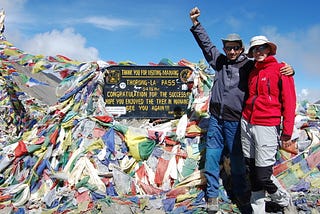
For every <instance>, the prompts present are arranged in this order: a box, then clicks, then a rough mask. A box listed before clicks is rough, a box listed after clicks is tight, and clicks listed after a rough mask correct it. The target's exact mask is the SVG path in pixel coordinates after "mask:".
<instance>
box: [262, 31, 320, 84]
mask: <svg viewBox="0 0 320 214" xmlns="http://www.w3.org/2000/svg"><path fill="white" fill-rule="evenodd" d="M262 31H263V33H264V34H265V35H267V36H268V37H269V39H270V40H272V41H275V42H276V43H277V45H278V51H277V56H278V57H279V58H281V59H285V60H286V61H288V62H290V63H292V64H294V65H296V66H297V67H298V68H303V70H302V71H301V72H304V73H305V75H313V76H314V77H315V78H318V79H319V78H320V72H319V70H320V68H319V59H320V52H319V50H318V49H319V48H318V46H317V45H315V44H320V25H314V26H312V27H310V28H308V29H301V31H296V32H289V33H286V34H280V33H279V32H278V31H277V29H276V28H274V27H266V28H264V29H263V30H262Z"/></svg>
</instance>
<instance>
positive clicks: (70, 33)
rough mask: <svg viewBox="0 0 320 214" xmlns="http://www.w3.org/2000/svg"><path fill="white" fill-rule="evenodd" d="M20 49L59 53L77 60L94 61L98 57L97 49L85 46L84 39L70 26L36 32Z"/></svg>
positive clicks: (39, 52)
mask: <svg viewBox="0 0 320 214" xmlns="http://www.w3.org/2000/svg"><path fill="white" fill-rule="evenodd" d="M21 49H22V50H24V51H25V52H29V53H31V54H35V55H37V54H42V55H46V56H55V55H58V54H59V55H64V56H67V57H69V58H71V59H74V60H79V61H95V60H97V59H98V50H97V49H96V48H93V47H86V39H85V38H84V37H83V36H82V35H80V34H77V33H75V32H74V29H72V28H66V29H64V30H63V31H58V30H52V31H51V32H46V33H41V34H37V35H35V36H34V37H33V38H31V39H29V40H28V41H25V43H24V44H22V47H21Z"/></svg>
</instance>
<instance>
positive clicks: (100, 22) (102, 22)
mask: <svg viewBox="0 0 320 214" xmlns="http://www.w3.org/2000/svg"><path fill="white" fill-rule="evenodd" d="M82 22H84V23H89V24H93V25H95V26H96V27H98V28H102V29H105V30H110V31H113V30H115V29H116V28H119V27H127V26H133V25H134V24H133V23H131V22H129V21H127V20H124V19H112V18H106V17H99V16H91V17H87V18H84V19H82Z"/></svg>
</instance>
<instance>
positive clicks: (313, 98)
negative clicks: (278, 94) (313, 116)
mask: <svg viewBox="0 0 320 214" xmlns="http://www.w3.org/2000/svg"><path fill="white" fill-rule="evenodd" d="M297 100H298V101H303V100H308V101H309V102H311V103H314V102H317V101H319V100H320V92H319V89H314V88H312V89H310V88H303V89H301V90H300V91H297Z"/></svg>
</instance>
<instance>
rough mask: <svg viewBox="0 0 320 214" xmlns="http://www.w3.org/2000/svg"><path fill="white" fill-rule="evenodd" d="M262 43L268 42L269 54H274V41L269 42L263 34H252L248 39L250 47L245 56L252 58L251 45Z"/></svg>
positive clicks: (275, 50) (275, 47)
mask: <svg viewBox="0 0 320 214" xmlns="http://www.w3.org/2000/svg"><path fill="white" fill-rule="evenodd" d="M263 44H268V45H269V46H270V55H276V53H277V46H276V45H275V44H274V43H272V42H270V41H269V40H268V38H267V37H265V36H254V37H252V38H251V40H250V48H249V51H248V54H247V56H248V57H249V58H252V57H253V55H252V50H253V47H254V46H257V45H263Z"/></svg>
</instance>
